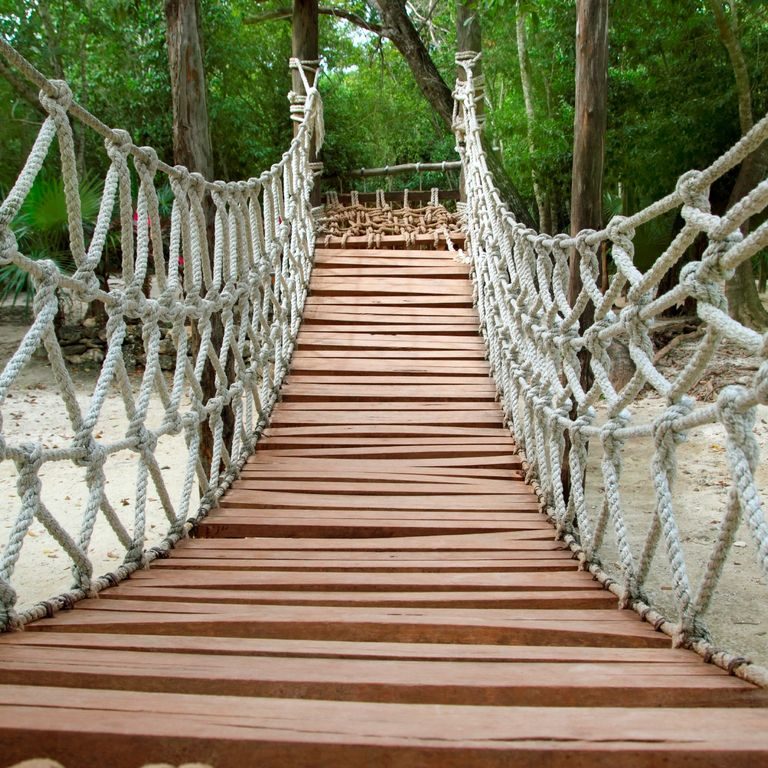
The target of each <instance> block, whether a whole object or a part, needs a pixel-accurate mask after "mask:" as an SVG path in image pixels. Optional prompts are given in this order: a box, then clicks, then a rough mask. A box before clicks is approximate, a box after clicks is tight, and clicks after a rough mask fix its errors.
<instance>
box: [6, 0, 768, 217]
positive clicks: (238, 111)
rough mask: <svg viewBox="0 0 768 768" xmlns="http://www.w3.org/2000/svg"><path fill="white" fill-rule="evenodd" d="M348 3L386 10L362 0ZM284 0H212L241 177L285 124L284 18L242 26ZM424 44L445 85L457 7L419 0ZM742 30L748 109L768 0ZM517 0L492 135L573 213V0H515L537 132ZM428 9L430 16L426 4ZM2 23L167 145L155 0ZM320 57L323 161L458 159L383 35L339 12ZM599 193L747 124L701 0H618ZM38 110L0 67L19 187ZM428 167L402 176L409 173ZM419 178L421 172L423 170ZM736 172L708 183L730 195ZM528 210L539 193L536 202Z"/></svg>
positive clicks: (738, 5)
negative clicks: (525, 85)
mask: <svg viewBox="0 0 768 768" xmlns="http://www.w3.org/2000/svg"><path fill="white" fill-rule="evenodd" d="M336 1H337V3H338V5H339V7H343V8H344V9H346V10H348V11H352V12H354V13H357V14H358V15H360V16H361V17H363V18H365V19H366V20H368V21H369V22H378V21H379V19H378V18H377V16H376V13H375V12H374V11H372V10H371V7H370V6H369V5H368V4H367V3H366V2H364V1H363V0H336ZM284 5H285V4H284V3H283V2H282V0H266V1H265V2H260V3H258V4H254V3H253V2H252V0H206V2H204V3H202V5H201V7H202V12H203V32H204V42H205V64H206V71H207V79H208V90H209V112H210V119H211V132H212V137H213V143H214V148H215V149H214V152H215V165H216V173H217V175H218V176H219V177H220V178H224V179H233V178H247V177H249V176H252V175H256V174H258V173H260V172H261V170H263V169H264V168H265V167H268V166H269V165H271V164H272V163H274V162H275V161H277V160H278V159H279V157H280V154H281V153H282V151H283V150H284V149H285V147H286V146H287V144H288V142H289V140H290V137H291V123H290V121H289V119H288V104H287V101H286V98H285V96H286V93H287V91H288V90H289V88H290V74H289V71H288V68H287V66H286V64H287V59H288V57H289V55H290V23H289V21H286V20H285V19H279V20H272V21H265V22H262V23H258V24H253V23H246V22H248V21H250V19H251V18H252V17H253V16H257V15H259V14H262V13H268V12H270V11H274V10H277V9H278V8H281V7H283V6H284ZM412 5H413V7H414V8H416V10H417V11H418V13H419V14H421V16H420V17H418V19H417V17H416V16H414V19H417V26H419V27H420V29H421V33H422V37H423V39H424V40H425V43H426V44H427V47H428V50H429V53H430V55H431V56H432V58H433V60H434V61H435V63H436V64H437V66H438V68H439V70H440V71H441V73H442V74H443V77H444V78H445V80H446V82H447V83H448V84H451V83H452V81H453V77H454V63H453V56H454V50H455V32H454V26H455V8H454V5H453V3H452V2H450V0H442V2H438V3H437V4H433V3H431V2H426V1H425V0H413V3H412ZM732 7H733V8H735V9H736V11H737V12H738V15H739V19H740V28H739V37H740V40H741V44H742V47H743V50H744V54H745V57H746V60H747V63H748V66H749V75H750V80H751V84H752V98H753V109H754V113H755V116H756V117H759V116H760V115H762V114H764V112H765V111H766V109H767V108H768V66H766V55H768V53H767V52H768V45H766V43H767V42H768V4H766V3H761V2H748V1H747V0H737V1H736V2H734V3H733V4H732ZM516 8H517V4H516V2H515V0H484V2H482V3H481V4H480V11H479V12H480V15H481V19H482V25H483V45H484V58H483V62H484V71H485V76H486V92H487V104H486V114H487V118H488V132H489V135H490V137H491V140H492V143H493V144H494V145H495V146H498V147H499V148H500V149H501V152H502V156H503V158H504V162H505V165H506V166H507V168H508V169H509V171H510V173H511V175H512V177H513V179H514V180H515V183H516V184H517V186H518V187H519V188H520V190H521V191H522V193H523V194H524V196H526V197H527V198H528V199H529V202H530V203H532V197H533V187H532V176H533V173H535V174H536V175H537V178H538V179H540V180H543V183H544V186H545V187H546V190H547V194H548V195H550V197H551V199H552V201H553V205H554V206H555V207H556V208H557V210H558V211H559V214H560V215H559V219H560V221H559V225H560V227H561V228H564V227H567V213H568V199H569V196H570V172H571V153H572V140H573V105H574V61H575V56H574V33H575V5H574V3H573V0H523V2H522V9H523V10H524V11H525V13H526V16H527V21H526V33H527V41H528V52H529V56H530V61H531V69H532V76H533V91H534V94H533V96H534V104H535V108H536V117H535V120H534V123H533V125H532V126H530V127H531V134H532V138H533V143H534V151H533V152H531V151H530V149H529V144H528V128H529V126H528V118H527V116H526V112H525V105H524V101H523V95H522V88H521V83H520V71H519V64H518V59H517V42H516V35H515V14H516ZM427 16H428V18H427ZM0 34H2V35H3V36H4V37H5V38H6V39H8V40H9V41H10V42H11V43H12V44H14V45H15V46H16V47H17V48H18V49H19V50H20V51H21V52H22V53H24V55H26V56H27V57H28V58H30V60H32V62H33V63H34V64H35V65H36V66H37V67H38V68H39V69H41V71H43V72H44V73H45V74H47V75H48V76H52V77H55V76H57V75H59V74H61V75H63V76H64V77H66V79H67V80H68V81H69V82H70V84H71V85H72V87H73V90H74V92H75V97H76V99H77V100H78V101H80V102H81V103H82V104H84V105H85V106H86V107H87V108H89V109H90V110H91V111H92V112H94V113H95V114H97V115H98V116H99V117H101V119H102V120H103V121H104V122H106V123H107V124H109V125H113V126H119V127H122V128H125V129H127V130H128V131H129V132H130V133H131V135H132V137H133V140H134V141H135V142H136V143H138V144H151V145H152V146H154V147H156V148H157V150H158V152H159V154H160V156H161V157H162V158H164V159H166V160H168V161H170V160H171V158H172V154H173V153H172V125H171V117H172V115H171V95H170V79H169V76H168V63H167V55H166V50H165V18H164V11H163V3H161V2H152V3H141V2H136V0H0ZM320 44H321V51H322V55H323V57H324V58H325V60H326V62H327V71H326V73H325V74H324V75H323V76H322V78H321V81H320V87H321V90H322V92H323V96H324V102H325V108H326V124H327V128H328V130H327V141H326V146H325V150H324V153H323V160H324V163H325V168H326V173H327V174H328V175H331V176H333V175H335V174H339V173H343V172H344V171H346V170H349V169H352V168H358V167H362V166H367V167H371V166H378V165H386V164H390V165H392V164H396V163H400V162H415V161H424V162H427V161H439V160H443V159H447V158H452V157H455V154H454V146H453V138H452V136H451V135H450V134H449V133H448V132H447V131H446V130H445V128H444V127H443V126H442V125H441V124H440V122H439V120H438V119H437V118H436V117H435V115H434V114H433V113H432V111H431V109H430V107H429V106H428V104H427V103H426V101H425V100H424V98H423V97H422V95H421V94H420V92H419V91H418V89H417V87H416V85H415V83H414V80H413V77H412V75H411V73H410V71H409V70H408V68H407V66H406V65H405V63H404V61H403V59H402V57H401V56H400V55H399V54H398V53H397V51H396V50H395V49H394V47H393V46H392V45H391V44H390V43H389V42H388V41H382V40H381V39H379V38H378V37H376V36H375V35H372V34H370V33H367V32H362V31H361V30H360V29H358V28H356V27H353V26H352V25H351V24H349V23H348V22H347V21H344V20H341V19H337V18H330V17H328V16H322V17H321V31H320ZM608 99H609V107H608V134H607V137H606V163H605V169H606V170H605V184H604V186H605V190H606V193H607V194H609V195H610V196H612V197H611V199H613V200H620V201H621V209H622V211H623V212H624V213H631V212H632V211H634V210H637V209H638V208H640V207H642V206H643V205H645V204H647V203H648V202H650V201H651V200H653V199H656V198H658V197H659V196H661V195H663V194H665V193H667V192H668V191H669V190H670V189H672V188H673V187H674V184H675V181H676V179H677V178H678V176H679V175H680V174H681V173H683V172H684V171H686V170H687V169H689V168H692V167H703V166H705V165H707V164H708V163H709V162H711V161H712V159H713V158H714V157H716V156H717V155H718V154H720V153H721V152H722V151H723V150H724V149H725V148H726V147H727V146H729V145H730V144H731V143H732V142H733V141H734V139H735V138H736V137H737V136H738V133H739V128H738V120H737V105H736V97H735V89H734V78H733V72H732V70H731V65H730V62H729V60H728V57H727V55H726V52H725V49H724V48H723V46H722V44H721V42H720V39H719V36H718V32H717V28H716V26H715V23H714V19H713V17H712V13H711V11H710V9H709V6H708V3H706V2H705V1H704V0H684V2H672V1H671V0H649V2H647V3H631V2H628V1H627V0H623V1H619V2H613V3H611V5H610V77H609V93H608ZM41 119H42V117H41V115H40V113H39V111H38V110H36V109H35V108H34V107H33V106H31V105H29V104H28V103H27V102H26V101H25V100H24V99H23V98H21V97H20V96H19V95H18V94H17V93H16V92H15V91H14V90H13V89H12V88H11V87H10V86H9V85H8V84H7V83H6V82H5V81H2V80H0V185H2V186H4V187H6V188H7V187H9V186H10V185H11V184H12V183H13V180H14V178H15V174H16V172H17V171H18V169H19V167H20V165H21V161H22V158H23V157H24V156H25V155H26V152H27V151H28V149H29V147H30V146H31V143H32V141H33V140H34V136H35V134H36V130H37V127H38V126H39V123H40V121H41ZM76 142H77V145H78V155H79V158H80V160H81V168H80V170H81V172H82V171H84V170H87V171H92V172H93V173H94V174H99V173H101V172H103V170H104V168H105V165H106V157H105V153H104V148H103V144H102V142H101V139H100V138H99V137H98V136H96V135H94V134H92V133H91V132H89V131H83V130H80V129H77V130H76ZM418 181H419V180H418V179H399V180H398V182H399V183H408V184H414V183H418ZM423 181H424V183H425V186H426V185H428V184H429V180H423ZM727 191H728V190H727V184H725V185H724V187H723V189H722V190H719V189H716V190H714V196H715V197H717V195H721V196H723V195H725V196H727ZM530 207H531V208H534V207H535V206H533V205H532V204H531V205H530Z"/></svg>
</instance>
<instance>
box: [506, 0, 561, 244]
mask: <svg viewBox="0 0 768 768" xmlns="http://www.w3.org/2000/svg"><path fill="white" fill-rule="evenodd" d="M515 16H516V18H515V29H516V33H517V34H516V36H517V61H518V64H519V67H520V83H521V85H522V87H523V100H524V102H525V116H526V121H527V124H528V130H527V134H528V151H529V152H530V153H531V157H535V154H536V142H535V140H534V130H535V125H536V109H535V107H534V100H533V73H532V72H531V60H530V57H529V56H528V41H527V35H526V29H525V17H526V12H525V9H524V7H523V3H522V2H521V0H517V2H516V3H515ZM531 181H532V183H533V196H534V198H535V199H536V207H537V208H538V211H539V227H538V228H539V231H541V232H551V231H552V221H551V219H550V215H549V214H550V207H549V201H548V200H547V198H546V195H545V193H544V189H543V188H542V185H541V184H540V182H539V174H538V172H537V170H536V168H535V164H532V165H531Z"/></svg>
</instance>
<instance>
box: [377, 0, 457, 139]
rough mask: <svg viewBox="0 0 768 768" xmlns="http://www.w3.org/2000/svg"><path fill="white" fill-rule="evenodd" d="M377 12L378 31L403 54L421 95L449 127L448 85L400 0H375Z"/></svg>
mask: <svg viewBox="0 0 768 768" xmlns="http://www.w3.org/2000/svg"><path fill="white" fill-rule="evenodd" d="M375 3H376V6H377V8H378V9H379V13H380V14H381V21H382V24H381V26H382V34H383V35H384V37H387V38H389V39H390V40H391V41H392V43H393V44H394V46H395V48H397V50H398V51H400V53H401V54H402V55H403V58H404V59H405V60H406V62H407V63H408V66H409V67H410V69H411V72H412V73H413V76H414V78H415V79H416V84H417V85H418V86H419V90H421V92H422V94H423V95H424V98H425V99H426V100H427V101H428V102H429V103H430V104H431V105H432V109H434V110H435V112H437V113H438V115H440V118H441V119H442V121H443V122H444V123H445V124H446V125H447V126H448V127H449V128H450V126H451V122H452V121H453V96H452V95H451V89H450V88H449V87H448V86H447V85H446V84H445V81H444V80H443V78H442V77H441V75H440V73H439V72H438V71H437V67H436V66H435V62H434V61H432V57H431V56H430V55H429V52H428V51H427V48H426V46H425V45H424V43H423V41H422V39H421V38H420V37H419V33H418V32H417V31H416V28H415V27H414V26H413V24H412V23H411V20H410V19H409V18H408V14H407V13H406V11H405V3H404V2H402V0H375Z"/></svg>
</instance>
